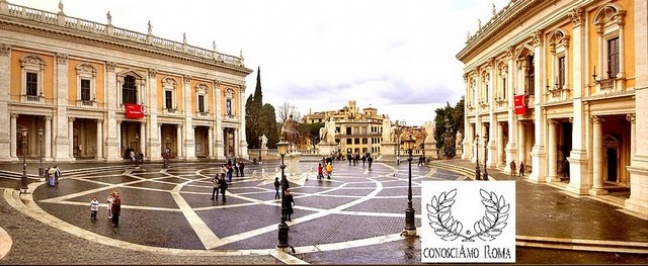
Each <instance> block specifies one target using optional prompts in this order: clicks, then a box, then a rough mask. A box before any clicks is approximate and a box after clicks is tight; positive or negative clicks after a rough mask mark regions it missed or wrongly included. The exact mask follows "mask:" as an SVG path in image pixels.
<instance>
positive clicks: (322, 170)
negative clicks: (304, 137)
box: [317, 163, 333, 180]
mask: <svg viewBox="0 0 648 266" xmlns="http://www.w3.org/2000/svg"><path fill="white" fill-rule="evenodd" d="M331 173H333V165H332V164H331V163H326V166H322V164H321V163H320V164H319V165H318V166H317V180H324V174H326V177H327V178H328V179H331Z"/></svg>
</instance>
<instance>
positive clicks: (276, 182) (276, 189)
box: [274, 177, 281, 199]
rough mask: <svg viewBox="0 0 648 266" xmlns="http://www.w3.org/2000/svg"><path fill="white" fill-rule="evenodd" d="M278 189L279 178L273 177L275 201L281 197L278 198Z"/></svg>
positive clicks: (279, 185)
mask: <svg viewBox="0 0 648 266" xmlns="http://www.w3.org/2000/svg"><path fill="white" fill-rule="evenodd" d="M279 187H281V183H280V182H279V178H278V177H275V181H274V188H275V197H274V198H275V199H280V198H281V196H279Z"/></svg>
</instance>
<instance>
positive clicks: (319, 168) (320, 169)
mask: <svg viewBox="0 0 648 266" xmlns="http://www.w3.org/2000/svg"><path fill="white" fill-rule="evenodd" d="M323 172H324V167H322V164H321V163H320V164H318V165H317V180H322V179H324V173H323Z"/></svg>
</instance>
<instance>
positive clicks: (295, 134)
mask: <svg viewBox="0 0 648 266" xmlns="http://www.w3.org/2000/svg"><path fill="white" fill-rule="evenodd" d="M281 138H283V139H284V140H285V141H287V142H288V143H290V151H293V144H295V142H298V141H299V140H300V139H301V134H299V131H298V130H297V121H295V120H294V119H293V118H292V115H290V116H289V117H288V119H286V121H284V123H283V125H282V126H281Z"/></svg>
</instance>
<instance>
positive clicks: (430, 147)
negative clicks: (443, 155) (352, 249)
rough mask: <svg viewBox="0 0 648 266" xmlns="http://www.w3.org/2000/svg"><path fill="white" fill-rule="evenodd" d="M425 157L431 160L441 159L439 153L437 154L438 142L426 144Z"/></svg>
mask: <svg viewBox="0 0 648 266" xmlns="http://www.w3.org/2000/svg"><path fill="white" fill-rule="evenodd" d="M424 147H425V157H428V158H431V159H439V153H438V152H437V147H436V142H432V143H425V145H424Z"/></svg>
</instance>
